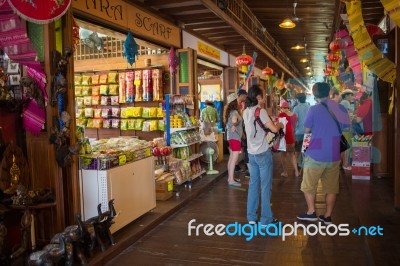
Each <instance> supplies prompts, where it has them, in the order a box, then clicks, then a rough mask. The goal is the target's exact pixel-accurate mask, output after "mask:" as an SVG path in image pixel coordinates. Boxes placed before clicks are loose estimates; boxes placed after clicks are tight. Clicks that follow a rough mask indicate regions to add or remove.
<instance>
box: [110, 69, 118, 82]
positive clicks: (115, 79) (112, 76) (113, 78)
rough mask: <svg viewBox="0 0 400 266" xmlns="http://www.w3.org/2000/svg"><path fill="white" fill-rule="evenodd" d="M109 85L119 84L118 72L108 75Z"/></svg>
mask: <svg viewBox="0 0 400 266" xmlns="http://www.w3.org/2000/svg"><path fill="white" fill-rule="evenodd" d="M108 83H118V72H110V73H108Z"/></svg>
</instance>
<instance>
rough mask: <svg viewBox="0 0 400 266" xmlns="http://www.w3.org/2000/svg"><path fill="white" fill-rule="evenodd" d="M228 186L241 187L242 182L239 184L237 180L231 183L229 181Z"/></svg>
mask: <svg viewBox="0 0 400 266" xmlns="http://www.w3.org/2000/svg"><path fill="white" fill-rule="evenodd" d="M229 186H230V187H241V186H242V184H240V183H238V182H236V181H235V182H232V183H229Z"/></svg>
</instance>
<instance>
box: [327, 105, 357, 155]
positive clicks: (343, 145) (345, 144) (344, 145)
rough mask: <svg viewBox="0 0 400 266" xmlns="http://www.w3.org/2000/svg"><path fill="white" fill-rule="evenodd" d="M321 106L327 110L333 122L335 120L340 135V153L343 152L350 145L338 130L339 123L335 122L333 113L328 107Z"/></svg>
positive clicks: (340, 130)
mask: <svg viewBox="0 0 400 266" xmlns="http://www.w3.org/2000/svg"><path fill="white" fill-rule="evenodd" d="M321 104H322V105H323V106H324V107H325V108H326V110H328V112H329V114H330V115H331V116H332V118H333V120H335V123H336V126H337V127H338V130H339V133H340V152H344V151H346V150H348V149H349V148H350V144H349V143H348V142H347V140H346V138H345V136H343V133H342V129H341V128H340V125H339V122H338V121H337V118H336V116H335V114H334V113H332V111H331V110H330V109H329V107H328V106H327V105H326V104H325V103H322V102H321Z"/></svg>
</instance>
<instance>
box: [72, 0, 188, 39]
mask: <svg viewBox="0 0 400 266" xmlns="http://www.w3.org/2000/svg"><path fill="white" fill-rule="evenodd" d="M72 7H73V8H74V9H75V10H79V11H81V12H83V13H86V14H87V15H88V16H89V17H93V16H95V17H98V18H100V19H101V20H105V21H108V22H110V23H112V24H117V25H118V26H121V27H123V28H125V29H126V30H127V31H128V30H130V31H132V33H133V34H134V35H135V36H138V37H140V38H143V39H150V40H154V41H155V42H161V43H164V44H167V45H170V46H174V47H180V46H181V35H180V30H179V28H178V27H177V26H175V25H173V24H171V23H169V22H166V21H164V20H161V19H159V18H158V17H156V16H154V15H152V14H150V13H147V12H145V11H144V10H141V9H139V8H138V7H137V6H135V5H133V4H131V3H127V2H125V1H123V0H73V2H72Z"/></svg>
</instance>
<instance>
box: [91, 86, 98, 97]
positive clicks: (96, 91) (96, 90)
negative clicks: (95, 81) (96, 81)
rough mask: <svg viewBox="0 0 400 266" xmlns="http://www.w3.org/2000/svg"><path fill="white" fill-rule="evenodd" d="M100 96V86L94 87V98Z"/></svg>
mask: <svg viewBox="0 0 400 266" xmlns="http://www.w3.org/2000/svg"><path fill="white" fill-rule="evenodd" d="M98 95H100V86H99V85H96V86H92V96H98Z"/></svg>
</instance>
